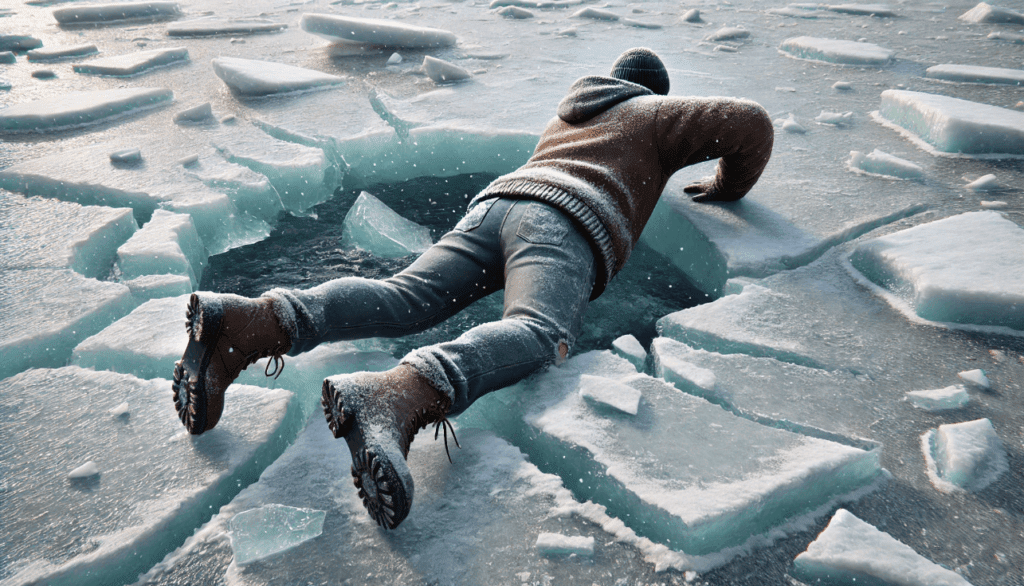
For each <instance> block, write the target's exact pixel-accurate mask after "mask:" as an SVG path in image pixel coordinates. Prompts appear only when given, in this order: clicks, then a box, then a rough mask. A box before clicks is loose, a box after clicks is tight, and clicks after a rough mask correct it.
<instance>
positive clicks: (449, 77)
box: [423, 55, 472, 83]
mask: <svg viewBox="0 0 1024 586" xmlns="http://www.w3.org/2000/svg"><path fill="white" fill-rule="evenodd" d="M423 72H424V73H426V74H427V77H429V78H430V79H432V80H434V81H435V82H437V83H451V82H455V81H462V80H465V79H469V78H470V77H472V74H470V73H469V72H468V71H466V70H465V69H463V68H462V67H459V66H458V65H455V64H454V63H449V62H447V61H443V60H441V59H437V58H435V57H431V56H430V55H426V56H424V57H423Z"/></svg>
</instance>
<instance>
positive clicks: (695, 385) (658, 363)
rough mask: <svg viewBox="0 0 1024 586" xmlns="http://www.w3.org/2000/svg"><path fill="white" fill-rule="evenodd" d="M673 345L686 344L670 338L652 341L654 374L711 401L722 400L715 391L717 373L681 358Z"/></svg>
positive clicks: (678, 387)
mask: <svg viewBox="0 0 1024 586" xmlns="http://www.w3.org/2000/svg"><path fill="white" fill-rule="evenodd" d="M673 346H684V345H683V344H680V343H679V342H676V341H675V340H671V339H668V338H655V339H654V341H653V342H651V354H652V355H653V356H654V375H655V376H658V377H661V378H663V379H665V380H666V381H668V382H669V383H672V385H673V386H675V387H676V388H677V389H679V390H680V391H683V392H685V393H690V394H691V395H695V396H698V397H701V398H703V399H707V400H708V401H711V402H715V403H717V402H720V399H719V397H718V395H717V394H716V393H715V385H716V384H717V382H718V379H717V377H715V373H714V372H712V371H710V370H708V369H706V368H701V367H700V366H697V365H696V364H693V363H692V362H688V361H686V360H683V359H681V358H679V357H678V356H677V353H675V352H673V351H672V349H671V348H672V347H673ZM684 347H685V346H684ZM687 349H689V348H687Z"/></svg>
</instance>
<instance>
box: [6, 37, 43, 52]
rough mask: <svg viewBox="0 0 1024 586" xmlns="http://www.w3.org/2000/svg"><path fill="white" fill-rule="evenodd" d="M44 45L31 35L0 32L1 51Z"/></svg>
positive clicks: (25, 49) (20, 49)
mask: <svg viewBox="0 0 1024 586" xmlns="http://www.w3.org/2000/svg"><path fill="white" fill-rule="evenodd" d="M42 46H43V42H42V41H40V40H39V39H37V38H35V37H33V36H30V35H8V34H0V51H28V50H31V49H35V48H37V47H42Z"/></svg>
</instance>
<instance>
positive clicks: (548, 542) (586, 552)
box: [534, 533, 594, 557]
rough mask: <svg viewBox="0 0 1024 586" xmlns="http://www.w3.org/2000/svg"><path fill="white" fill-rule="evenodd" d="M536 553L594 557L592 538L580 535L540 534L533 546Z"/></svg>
mask: <svg viewBox="0 0 1024 586" xmlns="http://www.w3.org/2000/svg"><path fill="white" fill-rule="evenodd" d="M534 547H536V548H537V551H539V552H541V553H542V554H543V555H547V556H558V555H581V556H586V557H593V556H594V538H593V537H584V536H582V535H562V534H560V533H541V534H540V535H538V536H537V542H536V543H535V544H534Z"/></svg>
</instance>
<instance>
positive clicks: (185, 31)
mask: <svg viewBox="0 0 1024 586" xmlns="http://www.w3.org/2000/svg"><path fill="white" fill-rule="evenodd" d="M286 28H288V25H287V24H285V23H283V22H274V21H272V20H267V19H264V18H253V19H248V20H246V19H239V20H231V19H224V18H215V17H208V18H197V19H195V20H183V21H179V22H174V23H171V24H169V25H167V36H170V37H210V36H219V35H245V34H255V33H272V32H277V31H281V30H284V29H286Z"/></svg>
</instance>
